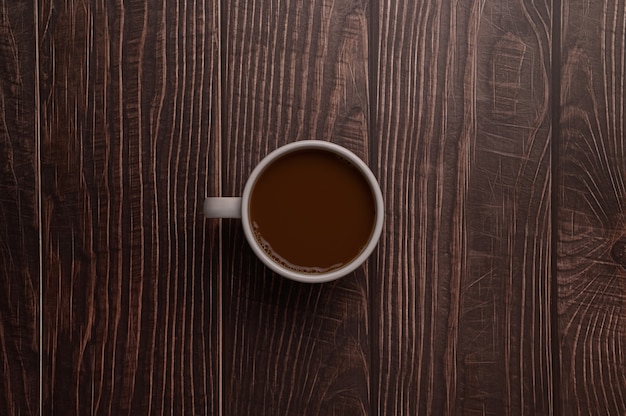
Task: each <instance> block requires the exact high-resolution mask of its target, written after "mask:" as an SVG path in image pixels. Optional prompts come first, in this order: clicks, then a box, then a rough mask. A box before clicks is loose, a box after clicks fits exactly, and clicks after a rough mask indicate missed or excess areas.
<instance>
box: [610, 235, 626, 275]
mask: <svg viewBox="0 0 626 416" xmlns="http://www.w3.org/2000/svg"><path fill="white" fill-rule="evenodd" d="M611 257H612V258H613V260H614V261H615V262H616V263H617V264H619V265H620V266H622V268H624V269H626V236H624V237H622V238H620V239H619V240H617V241H616V242H615V244H613V248H611Z"/></svg>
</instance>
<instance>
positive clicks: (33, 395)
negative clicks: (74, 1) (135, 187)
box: [0, 0, 40, 415]
mask: <svg viewBox="0 0 626 416" xmlns="http://www.w3.org/2000/svg"><path fill="white" fill-rule="evenodd" d="M35 36H36V35H35V10H34V7H33V2H32V1H22V0H19V1H8V0H0V368H1V369H2V370H1V371H0V414H2V415H35V414H39V352H40V349H39V343H40V337H39V301H40V277H39V276H40V256H39V253H40V245H39V232H40V227H39V225H40V224H39V178H38V177H39V162H38V160H39V157H38V150H39V148H38V141H37V140H38V139H37V115H36V111H35V102H36V77H35V75H36V71H35V68H36V53H37V46H36V37H35Z"/></svg>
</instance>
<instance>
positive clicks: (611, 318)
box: [555, 0, 626, 415]
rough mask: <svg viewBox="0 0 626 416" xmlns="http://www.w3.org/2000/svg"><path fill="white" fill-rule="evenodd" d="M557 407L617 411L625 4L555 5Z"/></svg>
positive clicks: (622, 409) (622, 377) (625, 360)
mask: <svg viewBox="0 0 626 416" xmlns="http://www.w3.org/2000/svg"><path fill="white" fill-rule="evenodd" d="M562 14H563V26H562V31H561V44H560V45H556V46H560V48H561V49H560V53H561V61H562V70H561V77H562V82H561V96H560V103H561V115H560V130H561V141H560V143H559V161H558V164H559V165H558V166H559V175H558V178H555V180H556V181H557V186H558V197H559V206H558V215H559V221H558V224H556V226H557V230H558V253H556V254H557V256H558V257H557V258H558V312H559V321H558V322H559V352H560V364H561V365H560V367H561V378H560V386H561V387H560V393H561V408H562V412H563V414H567V415H623V414H626V355H625V354H626V261H625V259H626V248H625V247H626V185H625V182H626V151H625V149H626V138H625V134H626V130H625V129H624V120H625V118H626V105H625V104H624V92H625V86H624V80H625V79H626V66H625V64H624V62H625V59H626V17H625V16H626V2H624V1H623V0H615V1H602V2H593V3H587V2H582V1H573V2H563V8H562Z"/></svg>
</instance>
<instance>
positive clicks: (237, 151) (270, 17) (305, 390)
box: [222, 0, 370, 415]
mask: <svg viewBox="0 0 626 416" xmlns="http://www.w3.org/2000/svg"><path fill="white" fill-rule="evenodd" d="M222 14H223V22H225V23H224V34H225V36H224V39H223V47H224V62H223V65H224V66H223V68H224V71H223V73H224V94H223V103H224V105H223V119H224V123H223V127H224V146H223V170H224V173H223V179H224V187H223V195H224V196H234V195H240V194H241V192H242V191H243V187H244V184H245V181H246V179H247V176H248V175H249V174H250V172H251V171H252V169H253V168H254V166H255V164H256V163H258V162H259V160H260V159H261V158H262V157H263V156H265V155H266V154H267V153H269V152H270V151H271V150H273V149H275V148H277V147H278V146H279V145H281V144H285V143H288V142H293V141H296V140H302V139H321V140H329V141H332V142H335V143H339V144H342V145H344V146H346V147H348V148H349V149H351V150H352V151H354V152H355V153H357V154H358V155H359V156H361V157H362V158H363V159H365V160H367V159H368V134H367V131H368V117H369V106H368V99H369V96H368V89H367V88H368V87H367V76H368V63H367V36H368V20H367V4H366V3H364V2H362V1H354V0H339V1H328V0H324V1H315V2H311V1H304V0H290V1H286V2H278V3H276V2H272V1H260V2H249V1H245V0H243V1H227V2H223V8H222ZM223 238H224V260H223V262H224V293H225V298H224V308H225V311H224V319H225V325H224V337H225V338H224V380H225V383H224V406H225V407H224V413H225V414H228V415H246V414H250V415H252V414H253V415H317V414H319V415H335V414H336V415H344V414H349V415H357V414H369V382H370V380H369V352H370V351H369V339H368V335H369V333H368V320H369V317H368V316H369V315H368V282H367V269H366V267H363V268H361V269H359V270H358V271H356V272H355V273H353V274H352V275H350V276H347V277H345V278H342V279H340V280H338V281H335V282H332V283H328V284H321V285H307V284H300V283H295V282H291V281H287V280H286V279H284V278H281V277H278V276H276V275H274V274H272V273H270V272H269V271H268V269H266V268H264V267H263V265H262V264H261V262H260V261H259V260H257V259H256V258H255V257H254V255H253V253H252V251H251V249H250V248H249V246H248V245H247V243H246V241H245V238H244V236H243V232H242V229H241V225H240V224H239V223H237V222H234V221H230V222H228V225H227V226H225V227H224V235H223Z"/></svg>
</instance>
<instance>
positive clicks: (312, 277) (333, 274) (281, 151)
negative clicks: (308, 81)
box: [241, 140, 384, 283]
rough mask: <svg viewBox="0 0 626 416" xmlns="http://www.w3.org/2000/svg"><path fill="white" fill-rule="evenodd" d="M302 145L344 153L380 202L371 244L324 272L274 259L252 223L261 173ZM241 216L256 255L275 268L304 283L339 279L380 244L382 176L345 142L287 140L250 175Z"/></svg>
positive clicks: (243, 195) (382, 210)
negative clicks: (252, 200) (252, 205)
mask: <svg viewBox="0 0 626 416" xmlns="http://www.w3.org/2000/svg"><path fill="white" fill-rule="evenodd" d="M302 149H321V150H327V151H330V152H333V153H335V154H338V155H340V156H343V157H345V158H346V159H348V160H349V161H350V162H351V163H352V164H353V165H354V166H355V167H356V168H357V169H358V171H359V172H360V173H361V174H362V175H363V177H364V178H365V180H366V181H367V183H368V184H369V187H370V190H371V191H372V194H373V196H374V199H375V202H376V213H375V214H376V215H375V224H374V230H373V231H372V234H371V235H370V238H369V240H368V242H367V245H366V246H365V247H364V248H363V250H361V252H360V253H359V254H358V255H357V256H356V257H355V258H353V259H352V260H351V261H350V262H349V263H347V264H345V265H343V266H342V267H340V268H338V269H334V270H331V271H328V272H324V273H304V272H298V271H295V270H292V269H289V268H287V267H285V266H282V265H281V264H279V263H278V262H276V261H275V260H273V259H272V258H271V257H270V256H269V255H268V254H267V253H266V252H265V250H263V248H262V247H261V246H260V244H259V243H258V242H257V240H256V238H255V237H254V232H253V231H252V226H251V224H250V213H249V205H250V196H251V193H252V188H253V187H254V184H255V183H256V181H257V179H258V177H259V175H260V174H261V172H263V170H264V169H265V168H266V167H267V166H268V165H270V164H271V163H272V162H274V161H275V160H276V159H278V158H279V157H281V156H283V155H286V154H288V153H291V152H294V151H296V150H302ZM241 202H242V203H241V219H242V221H241V222H242V225H243V230H244V234H245V236H246V239H247V240H248V244H249V245H250V247H251V248H252V250H253V251H254V253H255V254H256V256H257V257H258V258H259V259H260V260H261V261H262V262H263V263H264V264H265V265H266V266H267V267H269V268H270V269H271V270H273V271H274V272H276V273H278V274H280V275H281V276H283V277H286V278H288V279H291V280H295V281H299V282H304V283H323V282H329V281H332V280H336V279H339V278H340V277H343V276H346V275H347V274H349V273H351V272H353V271H354V270H356V269H357V268H358V267H359V266H361V265H362V264H363V263H364V262H365V260H366V259H367V258H368V257H369V256H370V255H371V254H372V252H373V251H374V249H375V248H376V245H377V244H378V240H379V239H380V235H381V233H382V228H383V222H384V221H383V220H384V204H383V196H382V192H381V190H380V185H379V184H378V180H377V179H376V176H374V173H373V172H372V171H371V170H370V168H369V167H368V166H367V164H366V163H365V162H364V161H363V160H362V159H361V158H360V157H358V156H357V155H356V154H354V153H353V152H351V151H350V150H348V149H346V148H345V147H343V146H340V145H338V144H335V143H332V142H327V141H323V140H300V141H296V142H291V143H288V144H285V145H283V146H280V147H278V148H277V149H275V150H273V151H272V152H270V153H269V154H267V156H265V157H264V158H263V159H262V160H261V161H260V162H259V164H258V165H256V167H255V168H254V169H253V170H252V173H251V174H250V176H249V177H248V180H247V181H246V185H245V187H244V191H243V194H242V201H241Z"/></svg>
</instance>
